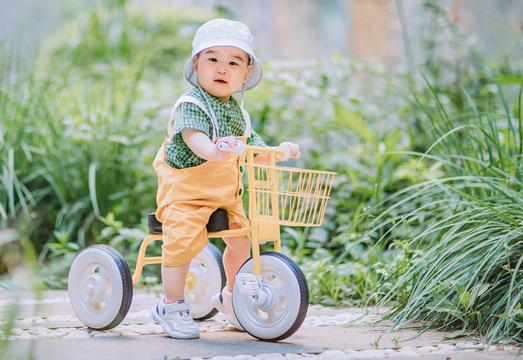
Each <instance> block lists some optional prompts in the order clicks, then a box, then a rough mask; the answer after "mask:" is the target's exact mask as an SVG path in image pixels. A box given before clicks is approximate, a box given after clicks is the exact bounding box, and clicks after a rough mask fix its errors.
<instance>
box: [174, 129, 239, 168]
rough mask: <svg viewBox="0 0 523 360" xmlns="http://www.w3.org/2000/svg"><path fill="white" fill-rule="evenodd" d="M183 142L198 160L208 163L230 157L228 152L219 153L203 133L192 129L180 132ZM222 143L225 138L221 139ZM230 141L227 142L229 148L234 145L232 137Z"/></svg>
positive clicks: (216, 147)
mask: <svg viewBox="0 0 523 360" xmlns="http://www.w3.org/2000/svg"><path fill="white" fill-rule="evenodd" d="M182 138H183V141H184V142H185V143H186V144H187V146H188V147H189V149H191V151H192V152H193V153H195V154H196V155H198V156H199V157H200V158H202V159H204V160H208V161H223V160H226V159H228V158H229V157H230V156H231V153H230V152H225V151H220V150H219V149H218V146H216V144H213V143H212V141H211V139H209V136H207V134H205V133H204V132H203V131H199V130H194V129H183V130H182ZM221 140H222V141H227V138H222V139H221ZM230 140H231V141H230V142H229V141H227V142H228V143H229V144H230V145H231V146H235V145H236V141H235V139H234V137H231V139H230Z"/></svg>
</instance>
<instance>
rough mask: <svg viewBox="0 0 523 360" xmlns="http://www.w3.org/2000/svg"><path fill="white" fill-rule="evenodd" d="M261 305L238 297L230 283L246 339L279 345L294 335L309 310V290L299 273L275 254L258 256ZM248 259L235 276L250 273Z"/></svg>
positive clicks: (238, 290) (238, 289)
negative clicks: (260, 279)
mask: <svg viewBox="0 0 523 360" xmlns="http://www.w3.org/2000/svg"><path fill="white" fill-rule="evenodd" d="M260 261H261V271H262V274H261V277H262V283H261V291H262V292H263V294H262V295H263V299H264V302H263V303H261V304H260V303H257V302H255V301H253V299H252V298H251V297H250V296H248V295H246V294H245V293H244V292H243V293H242V290H241V286H240V284H239V282H238V281H235V283H234V289H233V296H232V304H233V309H234V313H235V314H236V318H237V319H238V322H239V323H240V325H241V326H242V327H243V328H244V329H245V331H247V332H248V333H249V334H250V335H252V336H254V337H255V338H258V339H260V340H264V341H279V340H283V339H286V338H288V337H289V336H291V335H292V334H294V333H295V332H296V330H298V329H299V328H300V326H301V324H302V323H303V320H305V315H306V314H307V309H308V307H309V289H308V287H307V281H306V279H305V276H304V275H303V272H302V271H301V269H300V268H299V267H298V266H297V265H296V264H295V263H294V262H293V261H292V260H291V259H289V258H288V257H286V256H285V255H282V254H280V253H276V252H266V253H263V254H261V256H260ZM253 264H254V263H253V260H252V258H251V259H249V260H247V261H246V262H245V263H244V264H243V265H242V267H241V268H240V270H239V272H238V273H251V274H252V273H253V272H254V269H253V268H254V266H253Z"/></svg>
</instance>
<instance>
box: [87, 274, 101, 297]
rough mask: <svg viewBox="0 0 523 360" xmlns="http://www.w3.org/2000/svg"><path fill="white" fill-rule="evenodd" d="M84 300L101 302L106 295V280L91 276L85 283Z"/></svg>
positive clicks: (98, 276)
mask: <svg viewBox="0 0 523 360" xmlns="http://www.w3.org/2000/svg"><path fill="white" fill-rule="evenodd" d="M83 289H84V299H86V300H87V301H90V302H99V301H100V300H102V299H103V295H104V279H103V277H101V276H100V275H97V274H95V275H91V276H89V277H88V278H87V280H86V281H85V286H84V287H83Z"/></svg>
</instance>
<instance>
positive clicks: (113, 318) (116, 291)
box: [67, 245, 133, 330]
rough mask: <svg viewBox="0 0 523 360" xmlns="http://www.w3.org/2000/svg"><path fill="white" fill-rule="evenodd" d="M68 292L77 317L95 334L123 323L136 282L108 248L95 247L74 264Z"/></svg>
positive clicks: (113, 250) (123, 262) (119, 257)
mask: <svg viewBox="0 0 523 360" xmlns="http://www.w3.org/2000/svg"><path fill="white" fill-rule="evenodd" d="M67 290H68V294H69V300H70V303H71V307H72V308H73V311H74V313H75V315H76V317H77V318H78V319H79V320H80V321H81V322H82V323H83V324H84V325H86V326H87V327H89V328H91V329H95V330H108V329H112V328H114V327H115V326H117V325H118V324H120V323H121V322H122V320H123V319H124V318H125V316H126V315H127V312H128V311H129V308H130V307H131V302H132V300H133V281H132V277H131V271H130V270H129V266H128V265H127V263H126V262H125V260H124V259H123V257H122V256H121V255H120V254H119V253H118V252H117V251H116V250H115V249H113V248H112V247H110V246H107V245H92V246H89V247H87V248H86V249H84V250H82V251H81V252H80V253H79V254H78V255H77V256H76V258H75V259H74V260H73V263H72V265H71V268H70V270H69V276H68V278H67Z"/></svg>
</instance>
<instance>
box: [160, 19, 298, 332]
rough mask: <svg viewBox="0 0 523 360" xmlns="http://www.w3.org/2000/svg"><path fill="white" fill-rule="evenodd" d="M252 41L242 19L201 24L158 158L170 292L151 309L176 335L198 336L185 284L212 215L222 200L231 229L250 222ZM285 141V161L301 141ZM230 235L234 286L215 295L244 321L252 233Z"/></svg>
mask: <svg viewBox="0 0 523 360" xmlns="http://www.w3.org/2000/svg"><path fill="white" fill-rule="evenodd" d="M252 42H253V37H252V35H251V33H250V31H249V29H248V27H247V26H246V25H245V24H243V23H241V22H238V21H231V20H226V19H214V20H211V21H209V22H207V23H205V24H203V25H202V26H201V27H200V28H199V29H198V31H197V32H196V35H195V37H194V40H193V51H192V55H191V57H190V58H189V59H188V61H187V62H186V64H185V78H186V79H187V80H188V81H189V82H190V83H191V84H192V85H193V86H194V87H193V88H192V89H191V90H190V91H188V92H187V93H186V94H184V95H183V96H182V97H181V98H180V99H178V101H177V102H176V104H175V105H174V107H173V111H172V113H171V118H170V120H169V125H168V135H169V136H168V138H167V139H166V141H165V143H164V145H163V146H162V148H161V149H160V151H159V152H158V154H157V155H156V158H155V160H154V163H153V167H154V169H155V171H156V173H157V175H158V193H157V198H156V201H157V205H158V209H157V211H156V217H157V218H158V220H160V221H161V222H162V224H163V245H162V283H163V288H164V292H165V295H164V296H163V297H162V298H161V299H160V301H159V302H158V304H157V305H155V306H154V307H153V308H152V309H151V316H152V318H153V319H154V320H155V321H156V322H158V323H159V324H160V325H161V326H162V327H163V328H164V330H165V332H166V333H167V334H169V336H171V337H173V338H176V339H194V338H198V337H199V331H198V326H197V325H196V324H195V323H194V321H193V319H192V318H191V316H190V304H189V303H187V302H185V301H184V285H185V278H186V276H187V271H188V269H189V264H190V262H191V260H192V259H193V258H194V257H195V256H196V255H197V254H198V253H199V252H200V251H201V250H202V249H203V248H204V247H205V246H206V245H207V242H208V238H207V230H206V224H207V222H208V220H209V217H210V216H211V214H212V213H213V212H214V211H215V210H216V209H218V208H222V209H226V210H227V213H228V218H229V228H230V229H238V228H243V227H247V226H249V221H248V219H247V217H246V216H245V212H244V210H243V206H242V198H241V191H239V190H240V189H241V173H240V170H239V167H240V164H241V162H242V160H243V159H242V156H241V152H242V150H243V144H245V143H246V144H248V145H256V146H266V145H265V143H264V142H263V140H262V139H261V138H260V136H259V135H258V134H257V133H256V132H255V131H254V130H253V129H251V122H250V119H249V115H248V113H247V112H246V111H245V110H244V109H243V91H244V90H249V89H252V88H253V87H255V86H256V85H257V84H258V83H259V82H260V80H261V78H262V74H263V71H262V67H261V64H260V62H259V61H258V60H257V59H256V57H255V56H254V53H253V45H252ZM236 92H241V99H242V101H241V103H242V105H241V106H240V105H238V103H237V102H236V100H235V99H234V98H233V97H232V95H233V94H234V93H236ZM224 145H225V147H227V148H228V149H224ZM279 147H280V148H281V149H283V150H284V151H285V155H283V156H279V157H278V158H277V160H278V161H286V160H287V159H289V158H297V157H299V156H300V151H299V147H298V145H296V144H293V143H291V142H283V143H281V144H280V146H279ZM222 149H223V150H222ZM226 150H228V151H226ZM230 150H232V151H230ZM267 160H268V158H267V156H266V155H265V156H264V155H258V156H256V160H255V161H256V163H264V162H266V161H267ZM224 241H225V244H226V247H225V251H224V253H223V266H224V268H225V274H226V278H227V286H226V287H225V288H224V289H223V290H222V291H221V293H218V294H216V295H215V296H213V298H212V303H213V306H214V307H215V308H216V309H217V310H218V311H220V312H222V313H224V315H225V317H226V318H227V320H228V321H229V323H230V324H231V325H232V326H234V327H236V328H238V329H241V326H240V324H239V323H238V321H237V319H236V317H235V315H234V312H233V310H232V301H231V295H232V293H231V292H232V289H233V284H234V277H235V275H236V273H237V272H238V270H239V268H240V266H241V265H242V264H243V263H244V262H245V261H246V260H247V259H248V258H249V257H250V240H249V239H248V238H247V237H246V236H242V237H228V238H224Z"/></svg>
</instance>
